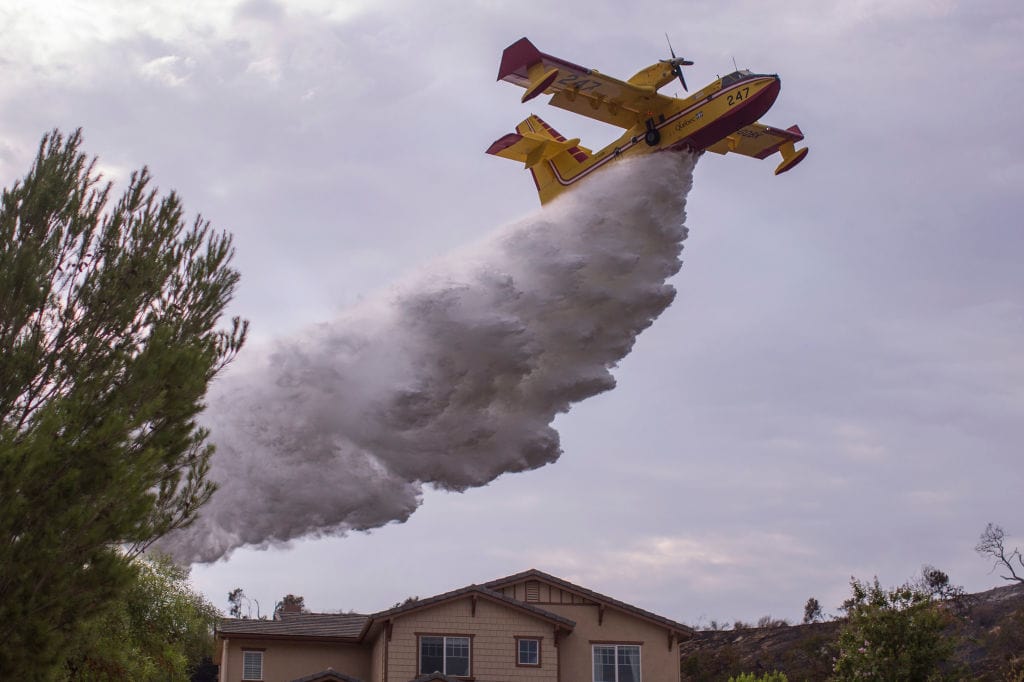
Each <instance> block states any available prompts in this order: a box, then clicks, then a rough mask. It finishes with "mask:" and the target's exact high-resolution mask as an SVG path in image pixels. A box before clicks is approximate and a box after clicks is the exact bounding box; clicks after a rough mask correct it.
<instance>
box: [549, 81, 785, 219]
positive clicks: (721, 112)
mask: <svg viewBox="0 0 1024 682" xmlns="http://www.w3.org/2000/svg"><path fill="white" fill-rule="evenodd" d="M780 86H781V83H780V80H779V77H778V76H766V75H754V74H751V75H750V76H749V77H744V78H743V79H742V80H738V81H736V82H734V83H732V84H730V85H728V86H724V87H723V85H722V79H721V78H720V79H718V80H716V81H715V82H713V83H711V84H710V85H708V86H707V87H705V88H703V89H701V90H700V91H699V92H696V93H694V94H693V95H690V96H689V97H686V98H685V99H679V100H678V106H677V107H676V108H675V110H673V111H670V112H668V113H667V114H661V115H658V116H657V117H656V118H655V117H652V118H651V119H648V120H645V121H643V122H640V123H637V125H635V126H634V127H633V128H630V129H629V130H627V131H626V132H625V133H623V135H622V136H621V137H620V138H619V139H617V140H615V141H614V142H612V143H611V144H609V145H608V146H607V147H605V148H604V149H601V150H600V151H597V152H594V154H592V155H591V156H589V157H588V158H587V160H586V161H585V162H583V163H573V161H574V159H572V156H571V155H568V156H567V155H559V156H556V157H554V158H552V159H549V160H548V164H549V168H550V170H551V172H552V173H553V174H554V177H555V181H556V182H555V183H554V184H551V185H549V186H548V187H547V188H545V189H546V191H543V192H542V193H541V202H543V203H547V202H548V201H550V200H551V199H553V198H554V197H556V196H558V195H559V194H561V193H562V192H564V191H565V190H566V189H568V188H570V187H572V186H573V185H574V184H575V183H577V182H578V181H579V180H581V179H583V178H584V177H586V176H587V175H589V174H590V173H592V172H594V171H595V170H597V169H598V168H601V167H603V166H604V165H606V164H607V163H608V162H610V161H613V160H615V159H617V158H622V157H624V156H640V155H642V154H649V153H651V152H657V151H691V152H702V151H704V150H705V149H707V148H708V147H710V146H711V145H713V144H715V143H716V142H718V141H720V140H722V139H723V138H726V137H727V136H728V135H730V134H732V133H735V132H736V131H737V130H739V129H741V128H743V127H745V126H747V125H750V124H751V123H753V122H754V121H756V120H757V119H759V118H760V117H761V116H762V115H763V114H764V113H765V112H766V111H768V109H769V108H771V106H772V104H773V103H774V102H775V98H776V97H777V96H778V94H779V89H780ZM648 121H650V122H649V123H648ZM537 132H540V131H537ZM652 133H654V134H652ZM531 170H533V169H531Z"/></svg>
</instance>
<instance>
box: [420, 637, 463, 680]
mask: <svg viewBox="0 0 1024 682" xmlns="http://www.w3.org/2000/svg"><path fill="white" fill-rule="evenodd" d="M469 641H470V640H469V637H443V636H440V635H423V636H421V637H420V674H421V675H429V674H430V673H435V672H437V673H443V674H445V675H465V676H468V675H469Z"/></svg>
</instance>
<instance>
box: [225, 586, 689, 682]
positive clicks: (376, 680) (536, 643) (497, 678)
mask: <svg viewBox="0 0 1024 682" xmlns="http://www.w3.org/2000/svg"><path fill="white" fill-rule="evenodd" d="M216 635H217V646H218V652H217V657H218V660H217V663H218V664H219V665H220V682H243V681H249V680H260V681H264V682H336V681H338V680H340V681H342V682H354V681H356V682H428V681H430V680H442V681H443V680H448V681H453V680H470V681H474V680H475V681H477V682H513V681H516V680H522V681H527V680H530V681H536V682H677V681H678V680H679V643H680V641H682V640H686V639H689V638H690V637H691V636H692V635H693V631H692V630H691V629H690V628H688V627H687V626H685V625H683V624H682V623H677V622H675V621H673V620H670V619H668V618H665V617H663V616H659V615H657V614H654V613H651V612H650V611H645V610H644V609H641V608H638V607H636V606H632V605H630V604H626V603H625V602H621V601H619V600H617V599H612V598H611V597H607V596H605V595H603V594H599V593H597V592H594V591H592V590H589V589H587V588H585V587H580V586H579V585H575V584H573V583H571V582H569V581H567V580H562V579H561V578H557V577H555V576H553V575H549V574H547V573H544V572H542V571H538V570H534V569H531V570H529V571H524V572H522V573H517V574H516V575H511V576H508V577H506V578H500V579H498V580H492V581H491V582H488V583H485V584H483V585H469V586H467V587H463V588H461V589H458V590H453V591H451V592H446V593H444V594H439V595H437V596H434V597H429V598H426V599H418V600H415V601H410V602H407V603H405V604H402V605H400V606H396V607H394V608H391V609H387V610H385V611H380V612H378V613H374V614H371V615H362V614H313V613H310V614H303V613H294V612H293V613H284V614H282V615H281V617H280V618H279V619H278V620H272V621H266V620H247V619H241V620H240V619H233V618H232V619H222V620H221V621H220V623H219V625H218V627H217V633H216Z"/></svg>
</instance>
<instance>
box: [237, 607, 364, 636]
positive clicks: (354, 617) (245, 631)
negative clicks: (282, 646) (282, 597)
mask: <svg viewBox="0 0 1024 682" xmlns="http://www.w3.org/2000/svg"><path fill="white" fill-rule="evenodd" d="M368 621H369V616H366V615H363V614H360V613H282V614H280V618H279V620H253V619H251V618H221V619H220V621H219V622H218V623H217V634H218V635H221V636H226V637H230V636H245V637H253V638H257V639H258V638H260V637H274V638H298V639H307V638H317V639H339V640H349V641H353V642H355V641H358V640H359V638H360V635H361V634H362V632H363V628H364V627H365V626H366V624H367V622H368Z"/></svg>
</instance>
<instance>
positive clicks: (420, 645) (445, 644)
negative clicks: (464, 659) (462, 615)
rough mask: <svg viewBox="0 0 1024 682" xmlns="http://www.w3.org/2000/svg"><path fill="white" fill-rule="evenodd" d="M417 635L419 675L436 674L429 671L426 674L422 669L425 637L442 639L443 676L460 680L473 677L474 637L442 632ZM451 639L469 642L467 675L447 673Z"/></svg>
mask: <svg viewBox="0 0 1024 682" xmlns="http://www.w3.org/2000/svg"><path fill="white" fill-rule="evenodd" d="M415 635H416V670H417V671H418V672H417V673H416V674H417V675H429V674H430V673H432V672H434V671H433V670H428V671H426V672H424V671H423V670H422V669H421V668H422V667H423V638H424V637H440V638H441V640H442V641H441V649H442V651H443V654H442V658H441V667H442V668H444V669H445V670H442V671H441V674H442V675H447V676H448V677H457V678H460V679H468V678H472V677H473V635H469V634H457V633H449V632H445V633H441V632H417V633H415ZM449 639H465V640H468V641H469V669H468V671H467V672H466V674H465V675H458V674H455V673H449V672H446V670H447V669H448V640H449Z"/></svg>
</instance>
